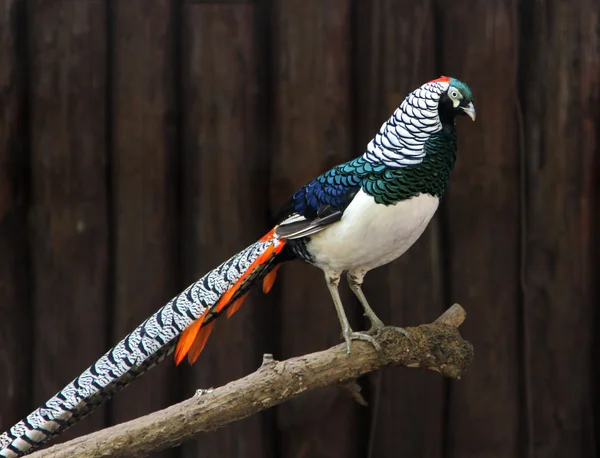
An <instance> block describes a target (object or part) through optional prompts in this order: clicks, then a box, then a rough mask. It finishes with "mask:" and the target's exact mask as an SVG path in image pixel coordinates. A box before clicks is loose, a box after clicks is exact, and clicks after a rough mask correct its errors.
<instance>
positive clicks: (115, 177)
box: [110, 0, 183, 457]
mask: <svg viewBox="0 0 600 458" xmlns="http://www.w3.org/2000/svg"><path fill="white" fill-rule="evenodd" d="M173 6H174V3H173V2H172V1H170V0H160V1H153V2H148V1H146V0H131V1H129V0H128V1H126V2H122V1H116V2H113V3H112V11H111V12H112V15H111V16H112V17H111V24H112V28H111V29H112V33H113V36H112V39H111V43H112V50H111V51H112V52H111V54H112V57H113V61H112V64H111V88H112V94H111V101H112V104H111V107H112V112H111V113H110V120H111V125H112V145H111V146H112V181H113V190H112V198H113V208H114V220H113V224H114V231H115V232H114V234H115V235H114V243H115V246H114V256H115V257H114V260H113V266H114V272H113V273H112V275H113V280H112V281H113V284H114V288H115V297H114V304H113V307H114V309H113V313H112V332H111V336H112V341H111V342H110V344H111V345H112V344H114V343H116V342H117V341H119V340H120V339H121V338H122V337H123V336H125V335H126V334H127V333H129V332H131V331H132V330H133V329H134V328H135V327H136V326H138V325H139V324H140V323H141V322H142V321H143V320H144V319H146V318H147V317H148V316H150V315H151V314H152V313H154V312H155V311H156V310H157V309H158V308H159V307H160V306H162V305H163V304H164V303H165V302H167V301H168V300H169V299H170V298H171V296H173V295H174V294H176V293H177V292H178V290H177V289H176V288H175V285H174V283H175V277H176V274H177V273H178V272H179V268H178V266H177V256H176V241H175V237H176V232H177V229H178V221H177V220H176V218H177V202H176V201H175V197H176V194H177V188H178V179H179V177H178V176H177V175H176V172H177V170H176V160H177V157H176V155H177V154H178V148H177V138H176V122H177V116H176V107H175V85H176V84H178V83H179V81H176V76H175V75H176V69H175V66H176V65H177V64H178V62H177V61H176V53H175V49H176V48H175V43H176V39H175V34H176V33H179V31H178V30H175V24H174V7H173ZM179 286H183V285H179ZM177 375H178V371H177V369H176V367H175V366H174V364H173V363H172V360H168V361H166V362H165V363H163V364H161V365H160V366H159V367H157V368H155V369H153V370H152V371H151V373H149V374H147V375H145V376H144V377H142V379H141V380H140V381H138V382H136V383H135V385H134V386H132V388H131V389H130V390H128V391H127V395H126V396H123V397H120V396H119V397H118V398H117V399H116V400H115V401H114V403H113V404H112V406H111V418H110V421H111V423H119V422H122V421H126V420H130V419H133V418H137V417H139V416H141V415H144V414H147V413H150V412H153V411H155V410H158V409H162V408H165V407H167V406H168V405H170V404H171V403H172V401H173V397H172V394H173V386H174V385H175V380H176V377H177ZM172 455H173V452H172V451H170V450H169V451H165V452H163V453H161V454H160V456H163V457H167V456H172ZM157 456H158V455H157Z"/></svg>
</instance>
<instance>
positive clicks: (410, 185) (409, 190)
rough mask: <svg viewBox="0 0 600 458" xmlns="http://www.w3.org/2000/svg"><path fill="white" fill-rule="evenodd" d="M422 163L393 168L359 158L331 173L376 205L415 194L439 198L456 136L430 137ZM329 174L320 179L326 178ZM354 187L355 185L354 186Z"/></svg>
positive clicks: (447, 132) (452, 158) (444, 133)
mask: <svg viewBox="0 0 600 458" xmlns="http://www.w3.org/2000/svg"><path fill="white" fill-rule="evenodd" d="M425 152H426V155H425V158H424V159H423V162H421V163H420V164H416V165H410V166H406V167H398V168H392V167H387V166H385V165H383V164H371V163H369V162H367V161H366V160H365V159H364V158H362V157H360V158H357V159H354V160H353V161H350V162H347V163H345V164H342V165H340V166H338V167H335V168H334V170H335V169H338V170H335V172H334V170H332V171H330V173H331V172H333V174H334V175H338V176H339V175H341V176H344V175H346V176H348V177H353V178H354V180H352V181H355V182H358V183H356V184H360V186H361V187H362V189H363V191H364V192H366V193H367V194H369V195H371V196H373V197H374V199H375V202H377V203H379V204H385V205H392V204H395V203H396V202H398V201H400V200H405V199H409V198H411V197H414V196H416V195H418V194H431V195H432V196H436V197H442V196H443V195H444V192H445V191H446V186H447V184H448V180H449V178H450V172H451V171H452V168H453V167H454V162H455V160H456V133H455V131H454V129H444V130H442V131H440V132H437V133H435V134H433V135H432V136H431V138H430V139H429V140H428V141H427V143H426V144H425ZM327 175H328V174H325V175H323V176H322V177H323V179H327V178H329V177H328V176H327ZM353 184H354V183H353Z"/></svg>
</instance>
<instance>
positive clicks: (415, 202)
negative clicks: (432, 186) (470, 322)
mask: <svg viewBox="0 0 600 458" xmlns="http://www.w3.org/2000/svg"><path fill="white" fill-rule="evenodd" d="M438 202H439V199H438V198H437V197H433V196H431V195H429V194H419V195H418V196H415V197H412V198H410V199H407V200H403V201H400V202H398V203H396V204H395V205H383V204H377V203H375V200H374V199H373V197H371V196H369V195H368V194H366V193H364V192H363V191H362V190H361V191H359V192H358V194H357V195H356V196H355V197H354V199H353V200H352V202H351V203H350V205H349V206H348V208H347V209H346V211H345V212H344V215H343V216H342V219H341V220H340V221H339V222H337V223H335V224H333V225H331V226H330V227H328V228H327V229H325V230H324V231H322V232H319V233H317V234H314V235H312V236H311V240H310V242H309V243H308V244H307V249H308V251H309V253H311V254H312V255H313V256H314V258H315V263H316V265H317V266H319V267H320V268H322V269H323V270H328V271H336V272H342V271H345V270H356V269H360V270H363V271H365V272H366V271H368V270H371V269H373V268H375V267H378V266H381V265H383V264H387V263H388V262H391V261H393V260H394V259H396V258H398V257H399V256H401V255H402V254H403V253H404V252H405V251H406V250H408V249H409V248H410V246H411V245H412V244H413V243H414V242H415V241H416V240H417V239H418V238H419V237H420V236H421V234H422V233H423V231H424V230H425V228H426V227H427V224H428V223H429V221H430V220H431V218H432V216H433V215H434V213H435V211H436V210H437V207H438Z"/></svg>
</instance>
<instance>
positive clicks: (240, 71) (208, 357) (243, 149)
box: [182, 3, 273, 458]
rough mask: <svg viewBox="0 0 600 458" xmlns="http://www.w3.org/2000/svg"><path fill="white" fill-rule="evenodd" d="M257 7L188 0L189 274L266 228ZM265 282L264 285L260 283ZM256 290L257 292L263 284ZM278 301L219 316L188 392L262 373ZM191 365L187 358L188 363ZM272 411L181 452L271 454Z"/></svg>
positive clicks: (251, 301)
mask: <svg viewBox="0 0 600 458" xmlns="http://www.w3.org/2000/svg"><path fill="white" fill-rule="evenodd" d="M254 24H255V6H253V5H241V4H238V5H225V4H218V5H217V4H215V5H210V4H191V3H186V4H185V5H184V7H183V34H184V35H183V48H182V49H183V91H184V93H183V99H184V133H183V138H184V151H183V164H182V165H183V212H184V214H183V224H184V231H183V233H184V238H183V240H184V245H183V253H182V258H183V262H184V265H185V277H186V282H190V281H192V280H195V279H196V278H198V277H200V276H201V275H203V274H204V273H206V272H207V271H209V270H211V269H214V268H215V267H217V266H218V265H219V264H220V263H221V262H223V261H224V260H226V259H228V258H229V257H230V256H232V255H233V254H235V253H237V252H239V251H240V250H241V249H242V248H244V247H246V246H248V245H249V244H251V243H253V242H254V241H256V240H257V239H258V238H259V237H261V236H262V235H263V234H264V233H266V232H267V230H268V228H267V224H266V223H267V221H266V215H267V188H268V181H267V177H268V156H267V155H266V151H265V150H259V148H258V141H259V138H258V132H259V131H260V130H261V125H260V119H259V118H258V114H259V106H258V104H259V100H260V98H259V97H260V95H261V94H260V93H259V82H258V77H257V75H258V65H259V63H258V55H257V49H256V47H255V44H254V37H255V33H256V32H255V29H254ZM257 290H260V287H259V288H257ZM255 294H256V292H255ZM269 312H270V309H269V308H268V307H266V303H265V299H264V298H263V297H257V296H256V295H254V296H253V297H250V298H248V299H247V300H246V302H245V303H244V305H243V307H242V308H241V309H240V311H239V312H238V313H237V314H236V315H235V316H234V317H233V318H232V319H231V320H227V319H226V318H221V319H220V320H218V322H217V323H216V326H215V329H214V331H213V333H212V335H211V337H210V339H209V341H208V344H207V346H206V349H205V350H204V352H203V354H202V355H201V356H200V358H199V359H198V362H197V363H196V365H195V366H194V367H193V368H191V370H187V371H183V373H184V374H187V379H188V383H187V391H186V393H187V395H191V394H193V393H194V391H195V390H196V389H198V388H208V387H211V386H219V385H222V384H225V383H227V382H229V381H232V380H235V379H237V378H239V377H241V376H243V375H246V374H248V373H250V372H252V371H254V370H255V369H256V368H257V367H258V366H259V365H260V362H261V359H262V354H263V353H265V352H272V351H273V348H272V346H271V345H268V335H269V329H272V326H270V322H269V320H270V318H269ZM182 366H183V365H182ZM271 434H272V429H271V426H270V424H269V422H268V420H267V416H265V415H264V414H263V415H256V416H252V417H250V418H248V419H246V420H243V421H241V422H237V423H235V424H232V425H230V426H228V427H226V428H223V429H220V430H218V431H215V432H213V433H210V434H204V435H200V436H199V437H198V439H197V440H196V441H194V442H193V443H190V444H186V445H185V446H184V447H183V449H184V450H183V451H184V453H183V456H187V457H196V456H200V455H202V456H218V457H222V458H232V457H246V456H260V457H266V458H268V457H270V456H272V452H273V442H272V441H271V440H270V435H271Z"/></svg>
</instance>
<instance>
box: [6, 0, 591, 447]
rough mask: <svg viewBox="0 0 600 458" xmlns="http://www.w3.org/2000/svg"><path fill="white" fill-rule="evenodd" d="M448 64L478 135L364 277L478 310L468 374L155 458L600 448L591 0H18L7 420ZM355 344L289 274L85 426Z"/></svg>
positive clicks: (388, 391)
mask: <svg viewBox="0 0 600 458" xmlns="http://www.w3.org/2000/svg"><path fill="white" fill-rule="evenodd" d="M440 74H446V75H451V76H456V77H459V78H460V79H462V80H464V81H466V82H467V83H468V84H470V85H471V87H472V88H473V91H474V93H475V97H476V106H477V114H478V117H477V122H476V123H470V122H469V121H468V120H466V119H461V120H459V126H458V130H459V137H460V150H459V157H458V163H457V167H456V170H455V172H454V174H453V176H452V180H451V185H450V191H449V194H448V195H447V198H446V199H445V201H444V203H443V206H442V208H441V210H440V212H439V213H438V216H437V217H436V219H435V221H434V222H433V224H432V225H431V226H430V229H429V230H428V231H427V232H426V234H425V235H424V236H423V237H422V239H421V240H420V241H419V243H418V244H417V245H416V246H414V247H413V248H412V249H411V250H410V252H409V253H407V254H406V255H405V256H404V257H403V258H402V259H401V260H399V261H397V262H395V263H393V265H391V266H388V267H386V268H381V269H379V270H376V271H374V272H372V273H371V274H370V275H369V276H367V280H366V289H367V295H368V297H370V300H371V303H372V304H374V305H375V308H376V310H378V312H379V314H380V316H381V317H382V318H383V319H384V320H385V322H386V323H390V324H395V325H413V324H418V323H421V322H428V321H431V320H433V319H434V318H436V317H437V316H438V315H439V314H440V313H441V311H442V310H443V309H445V308H446V307H447V306H449V305H451V304H452V303H453V302H459V303H461V304H462V305H463V306H464V307H465V308H466V309H467V311H468V313H469V316H468V320H467V323H465V325H464V327H463V328H462V332H463V335H464V336H465V338H467V339H468V340H470V341H471V342H472V343H473V344H474V345H475V348H476V361H475V363H474V364H473V366H472V367H471V369H470V371H469V372H468V373H467V375H466V376H465V377H464V379H463V380H462V381H460V382H450V381H446V380H442V378H441V377H439V376H438V375H436V374H433V373H422V372H418V371H416V370H406V369H405V370H402V369H388V370H384V371H381V372H380V373H378V374H376V375H374V376H372V377H369V378H365V379H364V380H362V383H363V385H364V386H365V390H366V395H367V397H368V400H369V401H370V403H371V407H370V408H363V407H359V406H358V405H356V404H355V403H354V401H352V400H351V399H350V398H349V397H348V396H346V395H345V394H344V393H342V392H340V390H336V389H329V390H323V391H320V392H317V393H314V394H311V395H307V396H304V397H302V398H298V399H296V400H295V401H293V402H290V403H288V404H285V405H282V406H280V407H279V408H276V409H272V410H270V411H268V412H266V413H264V414H262V415H257V416H254V417H251V418H249V419H247V420H244V421H242V422H239V423H236V424H234V425H231V426H230V427H227V428H224V429H222V430H219V431H217V432H214V433H211V434H204V435H202V436H199V437H198V439H197V440H195V441H192V442H189V443H186V444H184V445H183V446H182V447H180V448H178V449H173V450H172V451H168V452H164V453H161V454H159V455H157V456H160V457H163V458H188V457H189V458H191V457H196V456H206V457H209V456H214V457H219V458H234V457H236V458H242V457H265V458H320V457H328V458H358V457H365V458H366V457H369V458H380V457H381V458H386V457H390V458H391V457H409V458H412V457H427V458H429V457H432V458H496V457H497V458H500V457H502V458H513V457H527V458H534V457H535V458H543V457H561V458H562V457H594V456H598V455H599V454H600V450H599V449H598V443H597V441H596V439H595V435H597V433H598V432H600V428H599V427H598V426H597V422H598V414H599V413H600V401H599V399H600V398H599V395H600V370H599V369H598V363H597V361H598V358H599V357H600V352H599V350H598V348H599V344H600V339H599V338H598V337H597V336H598V335H599V332H598V331H599V329H598V327H599V326H600V315H599V314H598V312H597V311H596V310H597V308H596V307H595V306H596V304H597V302H598V299H599V296H598V288H597V287H596V286H595V285H594V282H595V280H597V279H598V257H599V256H598V254H599V249H598V242H597V240H598V237H597V233H598V230H599V229H600V224H599V222H600V219H599V216H598V215H599V213H600V212H599V211H598V205H599V203H600V191H599V186H598V172H599V167H600V154H599V145H598V140H599V134H598V132H599V131H600V130H599V126H598V121H599V116H600V113H599V111H600V2H599V1H598V0H596V1H594V0H571V1H561V2H559V1H555V0H459V1H454V2H451V3H450V2H446V1H443V0H437V1H435V0H420V1H414V0H256V1H225V0H221V1H212V2H211V1H191V0H190V1H182V0H0V430H4V429H6V428H8V427H10V426H12V424H13V423H14V422H16V421H17V420H19V419H20V418H21V417H23V416H24V415H26V414H28V413H29V412H30V411H31V410H33V409H34V408H35V407H37V406H38V405H39V404H40V403H41V402H43V401H45V400H46V399H47V398H49V397H50V396H52V395H53V394H54V393H55V392H56V391H57V390H59V389H60V388H62V387H63V386H64V385H65V384H66V383H67V382H69V381H70V380H71V379H72V378H73V377H75V376H76V375H78V374H79V373H80V372H81V371H82V370H83V369H84V368H86V367H87V366H88V365H89V364H90V363H92V362H93V361H94V360H95V359H96V358H97V357H99V356H100V355H101V354H102V353H104V352H105V351H106V350H107V349H108V348H109V347H110V346H111V345H113V344H114V343H116V342H117V341H118V340H119V339H120V338H122V337H123V336H124V335H125V334H126V333H128V332H129V331H131V330H132V329H133V328H134V327H135V326H137V325H138V324H139V323H140V322H141V321H142V320H143V319H144V318H146V317H147V316H148V315H149V314H151V313H152V312H154V311H155V310H156V309H157V308H158V307H160V306H161V305H162V304H163V303H164V302H166V301H167V300H168V299H169V298H170V297H171V296H172V295H174V294H175V293H177V292H178V291H180V290H181V289H183V288H184V287H185V286H187V284H189V283H190V282H191V281H193V280H194V279H196V278H198V277H199V276H200V275H201V274H203V273H204V272H206V271H207V270H209V269H211V268H213V267H215V266H216V265H218V264H219V263H220V262H221V261H223V260H224V259H226V258H227V257H229V256H230V255H232V254H234V253H236V252H237V251H239V250H240V249H241V248H243V247H245V246H246V245H247V244H249V243H251V242H252V241H254V240H255V239H256V238H257V237H259V236H261V235H262V234H263V233H264V232H266V230H268V228H269V227H270V226H269V224H270V223H271V217H272V216H273V215H274V213H275V212H276V211H277V209H278V207H279V205H281V204H282V203H283V202H284V201H285V200H286V199H287V198H288V197H289V195H290V194H291V193H293V192H294V191H295V190H296V189H297V188H298V187H299V186H301V185H302V184H304V183H305V182H306V181H308V180H310V179H312V178H313V177H315V176H316V175H317V174H319V173H321V172H322V171H325V170H326V169H327V168H329V167H331V166H333V165H335V164H337V163H340V162H343V161H345V160H348V159H350V158H352V157H355V156H358V155H360V154H362V151H363V148H364V146H365V145H366V143H367V142H368V141H369V140H370V138H371V136H372V135H373V134H374V133H375V132H376V130H377V129H378V128H379V126H380V125H381V123H382V122H383V121H384V120H385V119H387V118H388V116H389V115H390V113H391V112H392V110H393V109H394V108H395V107H396V106H397V105H398V104H399V103H400V102H401V101H402V99H403V97H404V96H405V95H406V94H407V93H408V92H409V91H410V90H412V89H414V88H415V87H417V86H419V85H420V84H422V83H423V82H425V81H427V80H429V79H432V78H435V77H437V76H439V75H440ZM346 293H347V291H346ZM344 297H345V298H346V300H347V301H348V304H349V305H350V309H351V310H352V313H351V315H352V317H351V318H352V320H353V321H354V323H358V320H359V319H360V316H359V309H358V307H357V306H356V303H355V302H354V301H353V300H352V299H351V298H350V295H348V294H345V296H344ZM339 335H340V329H339V325H338V323H337V318H336V316H335V313H334V308H333V305H332V304H331V299H330V297H329V294H328V293H327V289H326V287H325V284H324V282H323V280H322V275H321V273H320V272H319V271H317V270H316V269H314V268H311V267H309V266H307V265H302V264H298V265H289V266H286V268H285V269H283V273H282V275H281V277H280V280H279V281H278V283H277V285H276V287H275V289H274V291H273V292H272V293H271V294H270V295H269V296H267V297H264V296H262V295H261V294H259V293H258V292H257V293H256V294H254V295H253V296H252V298H251V300H249V301H248V302H247V303H246V304H245V305H244V307H243V309H242V311H241V312H240V313H239V314H238V315H236V316H235V319H233V320H231V321H227V320H225V321H224V322H219V324H218V325H217V329H216V330H215V332H214V333H213V336H212V337H211V340H210V341H209V344H208V346H207V349H206V350H205V353H204V354H203V355H202V356H201V358H200V359H199V361H198V363H197V364H196V365H195V366H193V367H191V368H190V367H175V365H174V364H173V362H172V360H170V361H168V362H165V363H163V364H162V365H161V366H160V367H158V368H156V369H155V370H152V371H151V372H150V373H149V374H147V375H146V376H144V377H143V379H142V380H140V381H139V382H136V383H135V384H134V385H132V386H131V387H130V388H128V389H127V390H126V391H125V392H124V393H122V394H120V395H118V396H117V397H116V398H115V399H114V400H113V401H112V402H111V403H110V404H109V405H108V406H107V407H104V408H103V409H101V410H100V411H98V412H97V413H95V414H94V415H92V416H91V417H88V418H87V419H85V420H84V421H83V422H82V423H81V424H80V425H78V426H76V427H75V428H73V429H72V430H71V431H69V432H68V433H67V434H65V435H64V438H65V439H66V438H72V437H74V436H76V435H81V434H84V433H87V432H90V431H92V430H96V429H98V428H101V427H104V426H106V425H109V424H113V423H117V422H121V421H124V420H128V419H131V418H134V417H137V416H139V415H141V414H144V413H149V412H151V411H154V410H156V409H159V408H162V407H165V406H167V405H170V404H172V403H174V402H176V401H177V400H180V399H182V398H184V397H187V396H190V395H191V394H192V393H193V392H194V391H195V389H197V388H206V387H209V386H218V385H220V384H223V383H225V382H227V381H230V380H232V379H235V378H238V377H240V376H243V375H245V374H247V373H249V372H251V371H253V370H254V369H255V368H256V367H258V365H259V364H260V361H261V357H262V354H263V353H265V352H272V353H274V354H275V356H276V358H278V359H282V358H287V357H290V356H293V355H300V354H304V353H307V352H311V351H314V350H319V349H323V348H326V347H327V346H330V345H333V344H335V343H337V342H339Z"/></svg>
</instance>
